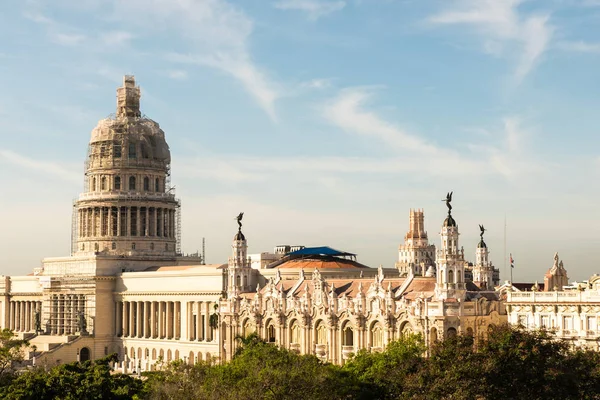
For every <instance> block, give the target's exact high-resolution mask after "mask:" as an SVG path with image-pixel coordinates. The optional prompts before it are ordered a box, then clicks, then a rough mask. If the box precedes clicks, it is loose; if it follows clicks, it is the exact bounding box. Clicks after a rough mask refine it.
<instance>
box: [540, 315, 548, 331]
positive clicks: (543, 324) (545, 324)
mask: <svg viewBox="0 0 600 400" xmlns="http://www.w3.org/2000/svg"><path fill="white" fill-rule="evenodd" d="M540 327H541V328H545V329H548V328H550V317H549V316H547V315H542V320H541V325H540Z"/></svg>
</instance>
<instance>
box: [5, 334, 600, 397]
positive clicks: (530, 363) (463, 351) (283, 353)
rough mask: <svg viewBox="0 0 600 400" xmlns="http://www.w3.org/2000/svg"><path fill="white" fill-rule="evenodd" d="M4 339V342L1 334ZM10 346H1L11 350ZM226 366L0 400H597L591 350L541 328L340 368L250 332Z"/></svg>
mask: <svg viewBox="0 0 600 400" xmlns="http://www.w3.org/2000/svg"><path fill="white" fill-rule="evenodd" d="M7 337H8V336H7ZM12 344H13V342H9V345H12ZM238 344H239V347H238V350H237V352H236V353H235V355H234V357H233V360H231V361H230V362H227V363H222V364H218V363H214V362H211V361H204V362H199V363H197V364H195V365H193V366H192V365H188V364H186V363H184V362H182V361H175V362H172V363H169V364H165V365H163V366H162V368H161V370H159V371H152V372H146V373H144V374H143V375H144V376H143V379H142V380H140V379H137V378H136V377H132V376H128V375H123V374H119V373H114V372H111V371H110V367H109V362H110V361H113V360H115V359H116V355H112V356H110V357H107V358H104V359H101V360H96V361H94V362H89V361H88V362H84V363H72V364H65V365H61V366H56V367H54V368H50V369H49V370H47V371H46V370H45V369H43V368H34V369H31V370H24V371H21V373H19V374H16V375H10V374H9V375H7V376H11V377H12V378H11V379H7V380H5V381H3V383H2V385H1V387H0V397H1V398H3V399H36V400H45V399H135V400H163V399H165V400H166V399H181V400H193V399H459V400H460V399H497V398H501V399H505V398H506V399H508V398H510V399H527V400H536V399H600V353H598V352H595V351H590V350H583V349H578V348H577V349H576V348H573V347H572V346H571V344H570V343H568V342H565V341H558V340H555V339H554V338H553V337H552V335H551V334H550V333H548V332H545V331H534V332H531V331H526V330H523V329H521V328H512V327H509V326H500V327H496V328H494V329H492V330H491V331H490V332H489V334H488V337H487V338H485V339H482V340H479V341H477V343H475V341H474V339H473V338H472V337H470V336H461V335H458V336H456V337H454V338H450V339H447V340H445V341H440V342H437V343H435V344H434V345H433V347H432V348H430V349H429V356H428V357H426V356H425V345H424V343H423V340H422V338H421V337H420V336H418V335H408V336H405V337H403V338H401V339H399V340H398V341H395V342H392V343H390V344H388V346H387V347H386V349H385V351H383V352H369V351H366V350H361V351H359V352H358V353H357V354H355V355H354V356H353V357H352V358H351V359H350V360H347V361H346V363H345V364H344V365H343V366H337V365H332V364H329V363H324V362H322V361H321V360H319V359H318V358H317V357H315V356H312V355H300V354H298V353H297V352H294V351H289V350H286V349H281V348H279V347H277V346H275V345H273V344H271V343H265V341H264V340H262V339H261V338H260V337H259V336H257V335H256V334H252V335H250V336H248V337H244V338H241V337H240V338H239V339H238Z"/></svg>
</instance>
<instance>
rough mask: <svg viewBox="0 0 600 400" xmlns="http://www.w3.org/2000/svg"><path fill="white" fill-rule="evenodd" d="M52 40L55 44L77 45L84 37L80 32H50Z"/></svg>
mask: <svg viewBox="0 0 600 400" xmlns="http://www.w3.org/2000/svg"><path fill="white" fill-rule="evenodd" d="M50 38H51V40H52V42H54V43H56V44H60V45H61V46H77V45H79V44H81V43H83V42H84V41H85V39H86V37H85V36H84V35H80V34H76V33H73V34H70V33H60V32H56V33H52V34H51V35H50Z"/></svg>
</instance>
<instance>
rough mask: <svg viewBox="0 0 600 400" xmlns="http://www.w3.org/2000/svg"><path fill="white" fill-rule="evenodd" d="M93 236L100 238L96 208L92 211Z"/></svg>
mask: <svg viewBox="0 0 600 400" xmlns="http://www.w3.org/2000/svg"><path fill="white" fill-rule="evenodd" d="M92 236H94V237H96V236H98V225H97V224H96V207H94V208H93V209H92Z"/></svg>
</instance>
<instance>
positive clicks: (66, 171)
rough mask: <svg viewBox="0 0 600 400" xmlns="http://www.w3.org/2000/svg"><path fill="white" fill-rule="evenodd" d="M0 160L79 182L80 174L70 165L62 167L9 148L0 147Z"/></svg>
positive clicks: (46, 174)
mask: <svg viewBox="0 0 600 400" xmlns="http://www.w3.org/2000/svg"><path fill="white" fill-rule="evenodd" d="M0 162H7V163H9V164H11V165H13V166H19V167H22V168H26V169H29V170H31V171H35V172H39V173H40V174H43V175H45V176H54V177H56V178H59V179H62V180H65V181H69V182H74V183H80V182H81V175H80V174H79V173H77V172H75V171H76V169H74V168H72V167H64V166H62V165H60V164H57V163H54V162H48V161H40V160H37V159H33V158H30V157H26V156H24V155H22V154H19V153H16V152H14V151H11V150H2V149H0Z"/></svg>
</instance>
